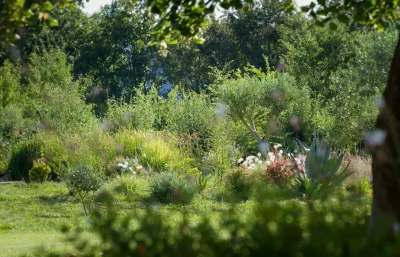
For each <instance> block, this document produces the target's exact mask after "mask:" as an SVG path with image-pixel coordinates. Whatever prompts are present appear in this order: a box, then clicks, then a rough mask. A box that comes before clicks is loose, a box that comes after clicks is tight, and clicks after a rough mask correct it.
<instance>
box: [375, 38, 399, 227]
mask: <svg viewBox="0 0 400 257" xmlns="http://www.w3.org/2000/svg"><path fill="white" fill-rule="evenodd" d="M383 99H384V101H385V104H384V106H383V107H382V108H381V110H380V113H379V115H378V119H377V121H376V125H375V128H376V129H377V130H384V131H385V132H386V133H387V134H386V135H387V136H386V138H385V140H384V141H383V143H382V144H381V145H380V146H378V147H377V148H376V149H375V150H374V153H373V157H372V176H373V205H372V213H371V226H374V225H375V224H376V223H377V221H378V220H379V219H380V218H382V217H385V216H387V215H390V216H393V217H394V218H395V219H396V221H397V222H400V142H399V138H400V126H399V122H400V39H399V41H398V42H397V46H396V50H395V53H394V56H393V60H392V65H391V68H390V71H389V77H388V82H387V87H386V89H385V91H384V93H383Z"/></svg>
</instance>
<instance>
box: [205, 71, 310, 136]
mask: <svg viewBox="0 0 400 257" xmlns="http://www.w3.org/2000/svg"><path fill="white" fill-rule="evenodd" d="M213 91H214V94H215V96H216V97H217V101H218V102H219V103H220V104H221V105H223V106H225V108H226V114H227V117H229V118H230V119H232V120H233V121H235V122H237V123H240V124H241V126H243V128H245V129H247V130H248V132H249V133H251V135H253V140H255V141H256V142H257V143H259V142H260V140H261V139H262V138H263V137H264V135H265V134H266V133H273V134H274V135H282V134H285V132H284V131H285V130H286V129H287V127H288V126H290V125H291V120H292V118H294V117H295V118H298V119H299V121H300V122H299V124H298V125H301V127H300V128H296V129H301V130H302V131H303V133H309V132H310V128H311V127H312V124H310V117H309V116H310V114H311V113H312V109H311V106H312V105H311V103H312V100H311V98H310V90H309V89H308V88H307V87H303V88H298V87H296V84H295V80H294V78H293V77H291V76H289V75H287V74H274V73H271V74H268V75H265V74H264V75H263V76H261V78H259V77H256V76H248V75H245V76H244V77H242V78H238V79H223V80H222V82H221V83H219V84H218V85H215V86H214V88H213ZM293 129H294V128H293Z"/></svg>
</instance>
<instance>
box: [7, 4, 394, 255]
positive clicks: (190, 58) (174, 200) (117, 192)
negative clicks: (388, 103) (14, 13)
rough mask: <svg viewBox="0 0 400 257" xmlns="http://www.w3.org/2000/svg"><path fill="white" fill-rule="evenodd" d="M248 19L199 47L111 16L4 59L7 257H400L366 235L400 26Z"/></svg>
mask: <svg viewBox="0 0 400 257" xmlns="http://www.w3.org/2000/svg"><path fill="white" fill-rule="evenodd" d="M131 8H133V9H131ZM252 8H253V9H252V10H253V11H251V12H246V11H243V10H236V11H231V12H227V13H225V14H224V15H222V16H221V17H212V18H211V19H210V20H209V23H208V24H207V26H206V29H205V30H204V31H203V32H202V33H203V34H202V36H203V37H204V39H205V42H204V43H202V44H198V43H199V42H197V43H196V42H193V41H196V40H197V39H196V40H193V41H191V40H186V41H182V42H173V43H171V42H168V43H169V44H170V45H169V46H168V47H167V48H162V47H161V48H160V47H159V46H158V45H151V44H150V43H149V42H150V41H151V32H150V31H151V28H152V26H154V25H155V23H156V21H155V20H156V19H155V18H154V17H152V16H151V15H147V14H145V10H146V7H145V6H144V5H143V4H142V3H139V2H138V3H136V4H134V5H130V4H128V3H126V2H124V1H113V2H112V4H111V5H106V6H105V7H103V8H102V9H101V11H99V12H97V13H94V14H92V15H87V14H85V13H83V12H82V11H81V10H80V9H61V10H54V11H53V12H52V17H55V18H56V19H57V20H58V26H57V27H52V26H47V25H49V24H47V25H46V24H42V23H40V22H38V23H37V24H36V23H35V24H31V25H30V26H28V27H27V28H25V29H26V31H25V32H24V33H22V34H21V35H22V37H21V39H18V40H16V41H15V42H14V43H13V44H12V46H10V45H7V46H6V45H2V46H1V47H0V256H299V257H300V256H303V257H306V256H398V253H399V249H400V248H399V247H400V236H399V231H400V225H399V223H398V222H397V221H396V217H392V216H385V217H384V218H382V219H379V220H374V222H375V224H372V222H371V219H370V217H371V215H372V214H371V208H372V206H373V201H372V200H373V182H374V179H375V178H374V177H373V176H372V167H373V165H372V163H373V162H372V159H373V158H372V156H373V154H374V153H375V151H376V150H377V149H379V146H380V145H382V144H383V142H384V141H385V139H386V137H387V132H386V131H384V130H379V129H375V127H374V126H375V121H376V117H377V116H378V114H379V113H382V110H383V108H384V100H383V99H382V97H381V95H382V93H383V91H384V88H385V85H386V77H387V73H388V71H389V66H390V62H391V59H392V55H393V50H394V48H395V44H396V40H397V36H398V24H397V23H395V22H393V24H390V25H389V26H388V27H387V29H386V30H385V31H382V32H379V31H376V30H373V29H371V28H370V27H368V26H364V25H362V24H359V23H356V22H354V23H348V24H345V25H343V24H340V23H338V25H335V26H336V28H335V31H332V28H330V27H329V26H321V27H317V26H313V22H312V21H310V20H309V19H308V18H307V17H306V16H305V15H304V14H302V13H300V12H295V13H288V12H284V11H282V9H281V7H279V6H278V5H276V4H274V3H273V2H270V1H256V2H255V3H254V4H253V5H252ZM132 10H134V11H135V12H132ZM157 47H158V48H157ZM378 153H379V152H378ZM379 156H380V158H381V159H380V160H381V161H382V162H384V159H385V158H387V156H386V157H385V156H383V155H378V157H379ZM388 231H389V233H388Z"/></svg>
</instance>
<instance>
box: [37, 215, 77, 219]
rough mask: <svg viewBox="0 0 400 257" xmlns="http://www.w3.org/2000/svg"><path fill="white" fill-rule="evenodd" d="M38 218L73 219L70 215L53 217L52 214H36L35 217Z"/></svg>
mask: <svg viewBox="0 0 400 257" xmlns="http://www.w3.org/2000/svg"><path fill="white" fill-rule="evenodd" d="M35 216H36V217H38V218H43V219H65V218H71V216H69V215H52V214H36V215H35Z"/></svg>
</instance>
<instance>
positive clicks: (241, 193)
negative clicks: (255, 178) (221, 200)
mask: <svg viewBox="0 0 400 257" xmlns="http://www.w3.org/2000/svg"><path fill="white" fill-rule="evenodd" d="M224 184H225V187H226V188H227V189H228V190H229V192H230V193H232V194H233V196H234V197H235V198H238V199H240V200H247V199H249V197H250V195H251V194H252V191H253V183H252V182H251V180H250V179H249V178H248V177H247V176H246V175H245V171H244V169H241V168H237V169H233V170H230V171H227V172H226V173H225V174H224Z"/></svg>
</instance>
